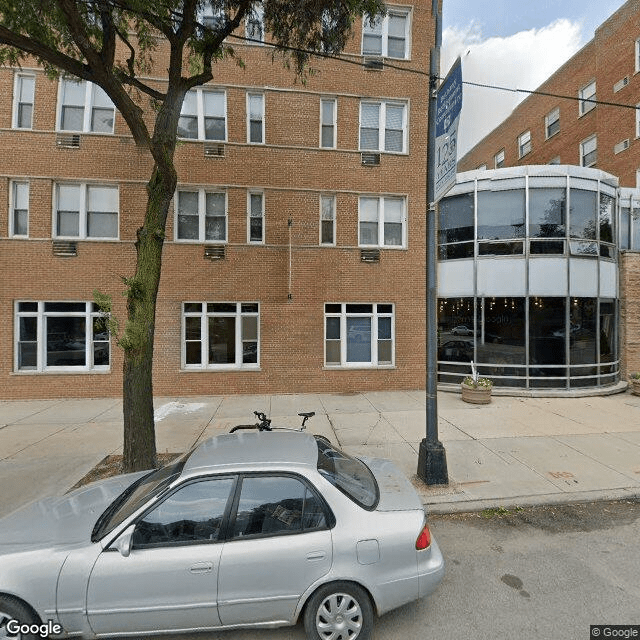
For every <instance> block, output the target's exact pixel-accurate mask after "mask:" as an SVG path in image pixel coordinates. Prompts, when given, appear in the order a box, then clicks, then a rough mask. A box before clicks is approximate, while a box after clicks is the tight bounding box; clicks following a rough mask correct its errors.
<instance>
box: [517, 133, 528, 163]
mask: <svg viewBox="0 0 640 640" xmlns="http://www.w3.org/2000/svg"><path fill="white" fill-rule="evenodd" d="M530 151H531V131H525V132H524V133H521V134H520V135H519V136H518V157H519V158H523V157H524V156H526V155H527V153H529V152H530Z"/></svg>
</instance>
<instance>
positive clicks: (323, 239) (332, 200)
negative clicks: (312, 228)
mask: <svg viewBox="0 0 640 640" xmlns="http://www.w3.org/2000/svg"><path fill="white" fill-rule="evenodd" d="M335 243H336V197H335V196H320V244H330V245H335Z"/></svg>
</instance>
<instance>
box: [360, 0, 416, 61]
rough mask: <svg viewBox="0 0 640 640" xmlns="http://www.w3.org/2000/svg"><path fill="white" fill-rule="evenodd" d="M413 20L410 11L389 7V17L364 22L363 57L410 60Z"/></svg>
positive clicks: (368, 19) (367, 17) (365, 19)
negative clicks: (410, 36)
mask: <svg viewBox="0 0 640 640" xmlns="http://www.w3.org/2000/svg"><path fill="white" fill-rule="evenodd" d="M410 27H411V20H410V14H409V11H408V10H405V9H397V8H392V7H388V12H387V15H386V16H384V17H381V16H377V17H376V18H375V19H374V20H373V22H372V21H371V19H370V17H369V16H368V15H366V14H365V16H364V18H363V21H362V55H363V56H382V57H385V58H400V59H402V60H406V59H408V58H409V49H410V38H409V33H410Z"/></svg>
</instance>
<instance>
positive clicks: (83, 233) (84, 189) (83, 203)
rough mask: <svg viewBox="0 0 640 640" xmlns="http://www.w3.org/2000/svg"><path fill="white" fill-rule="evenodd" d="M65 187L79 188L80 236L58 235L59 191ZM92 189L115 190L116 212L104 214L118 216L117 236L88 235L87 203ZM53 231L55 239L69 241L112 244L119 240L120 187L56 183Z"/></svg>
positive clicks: (84, 183) (83, 183)
mask: <svg viewBox="0 0 640 640" xmlns="http://www.w3.org/2000/svg"><path fill="white" fill-rule="evenodd" d="M61 186H64V187H78V188H79V197H78V235H73V236H71V235H61V234H59V233H58V211H59V209H58V201H59V189H60V187H61ZM91 187H97V188H105V189H113V190H115V196H116V205H117V208H116V211H104V212H102V213H115V214H116V216H117V225H116V227H117V228H116V235H115V236H90V235H89V234H88V225H89V221H88V213H90V212H89V211H87V203H88V200H89V189H90V188H91ZM74 211H75V209H74ZM51 229H52V230H53V233H52V236H53V237H54V238H56V239H57V238H61V239H68V240H91V241H95V242H111V241H115V240H118V239H119V237H120V189H119V187H118V185H113V184H100V183H93V182H89V183H87V182H56V183H55V184H54V188H53V212H52V220H51Z"/></svg>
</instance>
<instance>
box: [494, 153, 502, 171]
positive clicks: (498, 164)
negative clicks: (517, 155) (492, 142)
mask: <svg viewBox="0 0 640 640" xmlns="http://www.w3.org/2000/svg"><path fill="white" fill-rule="evenodd" d="M503 166H504V149H500V151H498V153H496V155H495V156H493V167H494V169H500V168H501V167H503Z"/></svg>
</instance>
